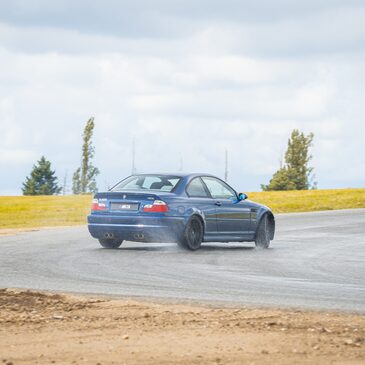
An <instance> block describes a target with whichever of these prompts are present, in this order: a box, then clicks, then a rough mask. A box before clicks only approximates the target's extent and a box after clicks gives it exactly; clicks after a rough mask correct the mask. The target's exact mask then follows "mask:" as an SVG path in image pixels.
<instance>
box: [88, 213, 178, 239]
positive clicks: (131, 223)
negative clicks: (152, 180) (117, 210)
mask: <svg viewBox="0 0 365 365" xmlns="http://www.w3.org/2000/svg"><path fill="white" fill-rule="evenodd" d="M184 227H185V224H184V218H183V217H167V216H164V217H145V216H143V217H136V216H130V217H129V216H124V217H118V216H112V215H110V216H109V215H93V214H91V215H89V216H88V229H89V232H90V234H91V236H93V237H94V238H98V239H105V238H111V237H114V238H116V239H121V240H128V241H141V242H176V241H177V240H178V238H179V237H180V236H181V234H182V232H183V230H184Z"/></svg>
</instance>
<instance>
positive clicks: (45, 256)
mask: <svg viewBox="0 0 365 365" xmlns="http://www.w3.org/2000/svg"><path fill="white" fill-rule="evenodd" d="M276 220H277V234H276V238H275V240H274V241H273V242H272V245H271V247H270V249H268V250H257V249H255V248H254V245H253V244H251V243H246V244H238V243H230V244H224V243H222V244H209V243H205V244H204V245H203V246H202V249H201V250H199V251H196V252H188V251H183V250H181V249H179V248H178V247H177V246H176V245H174V244H168V243H166V244H145V243H134V242H125V243H123V245H122V246H121V248H120V249H118V250H106V249H102V248H100V247H99V244H98V242H97V241H96V240H94V239H92V238H91V237H90V236H89V234H88V232H87V228H86V227H75V228H59V229H52V230H40V231H36V232H26V233H19V234H17V235H14V236H0V250H1V253H0V287H19V288H31V289H43V290H55V291H68V292H79V293H99V294H114V295H121V296H140V297H149V298H151V297H152V298H163V299H174V300H175V299H177V300H181V299H184V300H193V301H200V302H213V303H217V302H218V303H219V302H224V303H226V304H234V305H235V304H246V305H255V306H276V307H295V308H312V309H326V310H327V309H336V310H346V311H359V312H365V209H357V210H342V211H326V212H314V213H296V214H283V215H278V216H277V217H276Z"/></svg>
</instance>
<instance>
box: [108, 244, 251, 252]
mask: <svg viewBox="0 0 365 365" xmlns="http://www.w3.org/2000/svg"><path fill="white" fill-rule="evenodd" d="M252 250H255V246H239V245H212V244H203V245H202V246H201V247H200V249H199V250H196V251H190V250H184V249H183V248H180V247H178V246H177V245H153V246H152V245H151V246H149V245H148V246H147V245H143V246H129V247H128V246H127V247H123V246H121V247H119V248H118V249H117V251H147V252H152V251H165V252H166V251H170V252H171V251H172V252H182V253H199V252H206V251H252ZM113 251H116V250H113Z"/></svg>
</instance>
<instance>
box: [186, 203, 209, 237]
mask: <svg viewBox="0 0 365 365" xmlns="http://www.w3.org/2000/svg"><path fill="white" fill-rule="evenodd" d="M193 217H197V218H198V219H199V220H200V221H201V223H202V226H203V237H204V233H205V227H206V221H205V216H204V213H203V212H202V211H200V210H198V209H193V210H192V211H191V212H190V214H189V216H188V219H187V221H186V224H187V223H188V222H189V221H190V220H191V219H192V218H193Z"/></svg>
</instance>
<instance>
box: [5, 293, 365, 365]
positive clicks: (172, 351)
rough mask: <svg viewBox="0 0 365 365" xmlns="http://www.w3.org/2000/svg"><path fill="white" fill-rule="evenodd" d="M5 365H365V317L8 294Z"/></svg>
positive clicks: (6, 300)
mask: <svg viewBox="0 0 365 365" xmlns="http://www.w3.org/2000/svg"><path fill="white" fill-rule="evenodd" d="M1 363H3V364H7V365H11V364H13V365H18V364H95V365H97V364H100V365H103V364H257V365H259V364H260V365H261V364H290V365H292V364H346V365H347V364H365V317H364V316H361V315H351V314H340V313H329V312H308V311H290V310H265V309H252V308H246V307H242V308H219V307H218V306H215V307H214V306H198V305H185V304H184V305H182V304H169V303H159V302H147V301H136V300H126V299H110V298H104V297H97V296H95V297H90V296H71V295H59V294H50V293H39V292H31V291H23V290H15V289H2V290H0V364H1Z"/></svg>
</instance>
